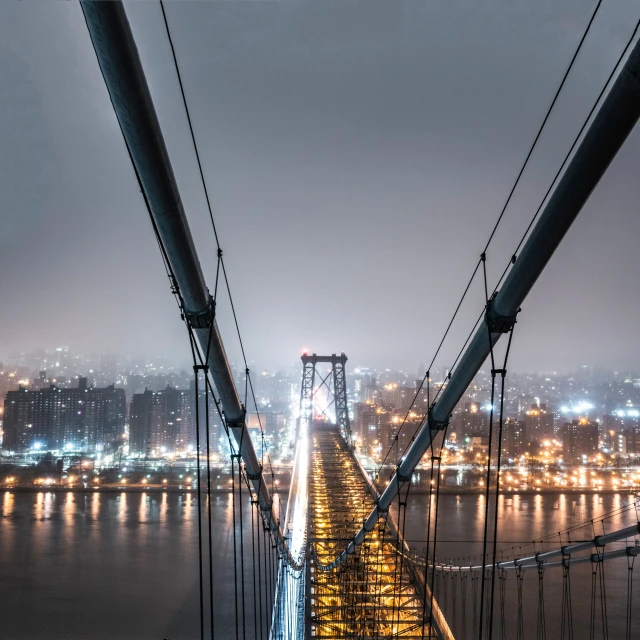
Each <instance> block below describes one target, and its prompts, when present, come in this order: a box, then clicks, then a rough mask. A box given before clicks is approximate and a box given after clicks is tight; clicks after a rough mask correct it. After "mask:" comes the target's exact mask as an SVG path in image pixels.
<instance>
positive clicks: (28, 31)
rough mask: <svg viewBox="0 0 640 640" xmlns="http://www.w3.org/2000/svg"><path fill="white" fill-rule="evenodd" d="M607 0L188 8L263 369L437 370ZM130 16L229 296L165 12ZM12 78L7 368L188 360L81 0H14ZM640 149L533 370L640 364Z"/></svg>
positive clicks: (518, 223) (190, 50) (228, 252)
mask: <svg viewBox="0 0 640 640" xmlns="http://www.w3.org/2000/svg"><path fill="white" fill-rule="evenodd" d="M594 5H595V1H586V0H563V1H562V2H557V1H553V2H552V1H550V0H549V1H539V2H535V3H534V2H530V1H524V0H521V1H520V0H519V1H514V0H503V1H498V0H493V1H490V0H485V1H482V2H470V1H468V0H467V1H465V2H462V1H457V2H456V1H453V2H452V1H447V2H444V1H441V2H436V1H428V0H422V1H420V2H397V1H395V0H394V1H391V0H388V1H384V2H380V1H376V0H364V1H360V0H358V1H348V0H339V1H330V0H323V1H322V2H289V1H282V2H240V1H238V2H234V1H230V2H181V3H178V2H170V3H168V5H167V13H168V15H169V20H170V24H171V28H172V33H173V36H174V42H175V45H176V48H177V53H178V58H179V62H180V64H181V68H182V71H183V79H184V82H185V86H186V92H187V99H188V101H189V104H190V108H191V114H192V118H193V121H194V125H195V129H196V134H197V136H198V140H199V144H200V148H201V153H202V158H203V163H204V169H205V174H206V178H207V181H208V185H209V188H210V192H211V194H212V196H213V202H214V209H215V211H214V213H215V217H216V222H217V224H218V228H219V231H220V234H221V237H222V245H223V249H224V251H225V256H226V261H227V267H228V269H229V274H230V279H231V283H232V287H233V292H234V297H235V302H236V306H237V310H238V314H239V319H240V324H241V328H242V331H243V335H244V339H245V343H246V348H247V351H248V355H249V357H250V359H252V360H256V361H257V362H259V363H260V364H261V365H263V366H266V367H270V368H274V367H276V366H279V365H281V364H288V363H290V362H291V361H292V360H294V359H295V358H297V357H298V355H299V353H300V350H301V349H302V348H303V347H308V348H310V349H313V350H314V351H317V352H333V351H337V350H344V351H345V352H346V353H347V355H348V356H349V357H350V360H351V362H352V363H354V364H369V365H371V366H378V367H381V366H390V367H396V366H397V367H404V368H408V369H412V370H413V369H416V368H417V367H418V365H419V364H420V363H428V362H429V360H430V357H431V355H432V353H433V351H434V349H435V347H436V345H437V342H438V341H439V339H440V337H441V334H442V332H443V330H444V328H445V326H446V324H447V322H448V319H449V317H450V314H451V313H452V311H453V308H454V306H455V303H456V302H457V299H458V298H459V296H460V294H461V292H462V289H463V287H464V284H465V283H466V279H467V278H468V276H469V274H470V272H471V269H472V268H473V265H474V263H475V261H476V260H477V257H478V254H479V252H480V250H481V248H482V246H483V244H484V242H485V239H486V237H487V235H488V232H489V228H490V226H491V225H492V224H493V222H494V221H495V219H496V217H497V215H498V212H499V210H500V208H501V207H502V204H503V202H504V200H505V198H506V195H507V193H508V191H509V189H510V187H511V184H512V182H513V180H514V179H515V176H516V174H517V170H518V167H519V164H520V163H521V162H522V160H523V159H524V156H525V154H526V151H527V148H528V146H529V145H530V143H531V141H532V139H533V136H534V134H535V131H536V129H537V127H538V126H539V123H540V122H541V120H542V118H543V116H544V112H545V111H546V108H547V106H548V104H549V103H550V100H551V98H552V96H553V93H554V91H555V89H556V87H557V85H558V83H559V81H560V78H561V77H562V74H563V73H564V69H565V68H566V65H567V64H568V61H569V59H570V57H571V55H572V53H573V50H574V49H575V46H576V45H577V43H578V41H579V39H580V37H581V34H582V32H583V30H584V28H585V26H586V23H587V21H588V18H589V16H590V13H591V11H592V10H593V6H594ZM126 7H127V10H128V14H129V18H130V21H131V24H132V28H133V30H134V35H135V37H136V40H137V43H138V47H139V50H140V54H141V57H142V61H143V65H144V67H145V70H146V72H147V77H148V80H149V84H150V87H151V91H152V94H153V96H154V99H155V102H156V108H157V110H158V114H159V117H160V121H161V124H162V126H163V130H164V133H165V136H166V141H167V144H168V147H169V151H170V154H171V158H172V161H173V165H174V169H175V172H176V175H177V178H178V181H179V185H180V188H181V191H182V195H183V199H184V201H185V205H186V209H187V213H188V216H189V220H190V223H191V226H192V230H193V232H194V236H195V237H196V243H197V246H198V250H199V252H200V256H201V260H202V262H203V265H204V268H205V271H206V274H207V279H208V281H209V283H210V285H209V286H210V287H213V278H214V269H215V257H214V256H215V251H214V243H213V237H212V234H211V231H210V226H209V222H208V217H207V213H206V210H205V207H204V199H203V195H202V189H201V187H200V185H199V182H198V175H197V170H196V165H195V159H194V155H193V151H192V148H191V146H190V139H189V135H188V130H187V126H186V119H185V115H184V111H183V108H182V104H181V101H180V96H179V93H178V86H177V80H176V76H175V72H174V69H173V66H172V61H171V58H170V50H169V46H168V42H167V38H166V35H165V33H164V27H163V24H162V20H161V13H160V8H159V5H158V3H156V2H151V1H149V2H130V3H127V4H126ZM638 17H640V6H638V3H637V2H636V1H634V0H625V1H623V0H616V1H615V2H612V1H607V0H605V1H604V2H603V7H602V9H601V13H600V14H599V16H598V18H597V20H596V22H595V24H594V26H593V28H592V33H591V34H590V37H589V39H588V41H587V42H586V44H585V47H584V50H583V52H582V53H581V56H580V58H579V60H578V63H577V66H576V68H575V71H574V73H573V74H572V76H571V78H570V80H569V82H568V84H567V86H566V90H565V92H564V93H563V96H562V98H561V101H560V102H559V104H558V107H557V112H556V113H555V114H554V116H553V117H552V119H551V121H550V122H549V127H548V130H547V131H546V133H545V135H544V136H543V138H542V140H541V143H540V146H539V149H538V151H537V153H536V155H535V157H534V159H533V162H532V165H531V169H530V170H529V171H527V173H526V174H525V177H524V180H523V183H522V186H521V189H520V190H519V191H518V192H517V195H516V198H515V199H514V201H513V204H512V206H511V208H510V209H509V211H508V213H507V216H506V217H505V220H504V224H503V225H502V227H501V229H500V232H499V233H498V235H497V237H496V238H495V240H494V244H493V246H492V248H491V249H490V251H489V265H490V273H491V278H492V279H494V278H495V275H496V273H497V272H498V271H501V270H502V268H503V267H504V265H505V263H506V260H507V259H508V256H509V255H510V254H511V251H512V250H513V248H514V246H515V244H516V241H517V238H518V237H519V235H520V234H521V233H522V232H523V230H524V228H525V227H526V224H527V222H528V220H529V218H530V216H531V215H532V213H533V211H534V210H535V207H536V206H537V204H538V202H539V199H540V198H541V196H542V194H543V193H544V191H545V190H546V188H547V185H548V182H549V180H550V178H551V176H552V175H553V174H554V173H555V171H556V169H557V167H558V166H559V163H560V161H561V157H562V156H563V154H564V153H565V152H566V150H567V149H568V147H569V145H570V144H571V141H572V139H573V136H575V134H576V132H577V130H578V128H579V126H580V123H581V121H582V119H583V118H584V116H585V115H586V113H587V112H588V110H589V108H590V106H591V103H592V101H593V100H594V98H595V96H596V95H597V93H598V92H599V91H600V88H601V86H602V83H603V82H604V80H605V78H606V77H607V75H608V74H609V72H610V69H611V67H612V65H613V63H614V61H615V60H616V59H617V56H618V55H619V53H620V51H621V49H622V47H623V46H624V43H625V42H626V40H627V38H628V37H629V35H630V33H631V31H632V29H633V25H634V24H635V22H636V20H637V19H638ZM0 88H1V93H0V104H1V109H0V149H2V154H1V155H0V211H1V212H2V213H1V218H0V220H1V225H2V227H1V233H0V283H1V291H2V302H1V304H0V326H1V327H2V332H1V333H0V355H6V354H7V353H9V352H11V351H13V350H16V349H27V348H30V347H35V346H40V345H50V346H54V345H56V344H68V345H70V346H71V347H72V348H74V349H77V350H99V349H102V348H108V349H116V350H118V351H121V352H135V353H145V354H163V355H168V356H171V357H175V358H176V359H177V360H180V361H181V362H182V361H186V359H187V357H188V352H187V351H186V350H187V348H188V344H187V341H186V337H185V332H184V329H183V327H182V325H181V323H180V320H179V316H178V313H177V310H176V307H175V303H174V302H173V299H172V298H171V296H170V294H169V290H168V286H167V283H166V281H165V277H164V275H163V270H162V265H161V261H160V257H159V254H158V250H157V247H156V246H155V243H154V239H153V234H152V232H151V228H150V224H149V222H148V219H147V214H146V212H145V210H144V208H143V204H142V201H141V198H140V195H139V193H138V190H137V186H136V184H135V180H134V176H133V172H132V169H131V167H130V164H129V160H128V157H127V155H126V152H125V148H124V144H123V142H122V139H121V136H120V132H119V129H118V127H117V122H116V119H115V116H114V115H113V112H112V109H111V105H110V103H109V100H108V95H107V92H106V89H105V87H104V84H103V81H102V78H101V76H100V73H99V69H98V66H97V62H96V60H95V55H94V53H93V50H92V48H91V44H90V41H89V37H88V34H87V31H86V27H85V25H84V21H83V18H82V14H81V11H80V8H79V6H78V4H77V3H76V2H40V3H33V2H29V3H27V2H22V3H17V2H13V3H10V2H5V3H2V5H0ZM639 156H640V136H639V134H638V131H635V132H634V133H633V134H632V136H631V137H630V138H629V140H628V141H627V143H626V145H625V147H624V149H623V150H622V152H621V153H620V154H619V156H618V158H617V159H616V161H615V163H614V164H613V165H612V167H611V169H610V171H609V173H608V175H607V176H606V178H605V179H604V180H603V181H602V183H601V184H600V185H599V187H598V189H597V190H596V192H595V193H594V194H593V196H592V198H591V200H590V202H589V203H588V206H587V207H586V208H585V210H584V212H583V213H582V214H581V216H580V217H579V218H578V221H577V223H576V224H575V225H574V227H573V228H572V229H571V231H570V233H569V235H568V237H567V238H566V240H565V242H564V244H563V246H562V248H561V251H560V253H559V254H558V255H556V256H555V257H554V259H553V260H552V262H551V263H550V265H549V268H548V270H547V272H546V273H545V274H544V275H543V276H542V278H541V279H540V280H539V282H538V284H537V285H536V287H535V289H534V291H533V292H532V294H531V296H530V298H529V299H528V300H527V302H526V304H525V305H524V308H523V312H522V314H521V318H520V323H519V325H518V330H517V336H516V340H515V345H514V354H513V364H514V366H515V367H517V368H518V369H534V368H540V369H554V368H559V369H563V368H569V367H574V366H577V365H580V364H586V363H597V364H603V365H608V366H612V367H635V368H638V367H637V364H638V355H639V354H640V347H639V344H638V336H637V318H638V316H639V315H640V296H639V295H638V285H637V280H638V277H637V276H638V271H639V267H640V252H638V250H637V244H638V237H639V233H638V232H639V231H640V216H638V215H637V203H638V201H639V199H640V181H638V179H637V166H638V161H639V160H640V158H639ZM481 289H482V283H481V281H480V280H478V281H477V283H476V285H475V287H474V292H473V295H472V296H471V298H470V301H469V305H467V306H465V307H464V308H463V309H462V311H461V320H460V323H459V325H458V326H456V328H455V330H454V332H453V333H452V337H451V341H450V342H449V343H448V344H449V347H448V348H447V349H445V350H444V352H443V357H442V359H441V361H440V362H439V364H442V365H446V364H448V363H449V362H451V360H452V358H453V356H454V355H455V353H457V350H458V349H459V347H460V346H461V344H462V341H463V339H464V337H466V334H467V333H468V331H469V330H470V328H471V326H472V324H473V321H474V320H475V318H476V317H477V315H478V313H479V311H480V309H481V306H482V299H481V298H482V294H481ZM220 307H221V308H220V313H221V314H223V315H222V316H221V326H222V331H223V337H224V338H225V340H226V342H227V343H228V345H229V350H230V352H231V355H232V357H236V356H237V350H236V349H235V346H234V345H235V343H234V341H233V333H232V331H231V326H230V324H229V317H228V305H226V304H224V303H221V305H220Z"/></svg>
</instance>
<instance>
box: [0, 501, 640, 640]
mask: <svg viewBox="0 0 640 640" xmlns="http://www.w3.org/2000/svg"><path fill="white" fill-rule="evenodd" d="M629 500H630V496H628V495H622V494H610V495H591V494H589V495H586V494H585V495H581V494H567V495H557V494H555V495H522V496H518V495H513V496H511V495H509V496H505V497H502V498H501V504H500V511H499V532H500V533H499V537H500V539H501V540H502V541H503V543H502V544H500V545H499V549H500V551H499V557H502V554H503V553H504V554H505V557H508V556H509V554H510V553H512V548H513V547H514V546H517V545H520V544H522V543H526V542H528V541H531V540H532V539H534V538H540V537H542V536H545V535H549V534H554V533H557V532H558V531H561V530H564V529H566V528H567V527H569V526H572V525H575V524H578V523H581V522H585V521H588V520H591V519H597V518H598V517H599V516H601V515H602V514H605V513H608V512H611V511H615V510H618V509H620V508H621V507H623V505H624V504H625V503H627V502H628V501H629ZM427 501H428V496H425V495H415V496H414V497H410V498H409V500H408V504H407V515H406V518H407V519H406V529H405V532H406V537H407V539H408V540H409V541H410V543H411V544H412V546H413V547H414V548H416V549H421V548H422V547H423V546H424V542H425V538H426V533H425V532H426V513H427V509H426V506H427ZM441 501H442V502H441V504H440V511H439V521H438V557H439V558H441V559H444V558H446V557H451V558H457V557H465V558H466V557H469V556H476V555H478V554H480V553H481V552H482V537H483V530H482V522H483V509H484V498H483V497H482V496H478V495H470V494H466V495H452V494H446V495H444V496H442V497H441ZM196 504H197V503H196V501H195V498H194V497H193V496H191V495H190V494H187V493H185V494H180V493H159V492H158V493H146V494H145V493H113V494H112V493H97V492H96V493H82V492H41V493H20V492H10V491H5V492H2V493H0V506H1V514H2V518H1V520H0V637H2V638H3V640H26V639H29V640H31V639H42V640H49V639H51V640H54V639H55V640H71V639H82V640H125V639H126V640H129V639H149V640H162V639H163V638H169V639H170V640H187V639H195V638H198V637H199V615H198V611H199V607H198V602H199V596H198V594H199V590H198V570H197V566H198V565H197V551H198V544H197V508H196ZM231 504H232V503H231V495H230V494H225V493H218V494H216V495H214V497H213V498H212V515H213V521H214V522H215V523H216V526H215V530H214V546H213V551H214V553H213V565H214V574H215V581H214V582H215V584H214V601H215V629H216V637H219V638H225V639H226V638H234V637H235V599H234V589H233V586H234V573H233V553H234V550H233V547H234V540H233V526H232V517H233V514H232V509H231ZM244 518H245V523H250V521H251V513H250V509H249V508H248V507H247V508H246V509H245V511H244ZM636 520H637V516H636V512H635V511H634V510H633V511H628V510H627V511H624V512H621V513H619V514H617V515H614V516H612V517H611V518H610V519H609V520H608V521H607V524H606V530H607V531H612V530H615V529H618V528H622V527H624V526H626V525H629V524H632V523H634V522H636ZM598 527H599V529H597V530H596V533H601V532H602V526H601V525H598ZM245 529H246V532H245V537H244V545H245V552H246V553H247V554H249V555H250V550H251V535H250V527H245ZM590 533H591V534H592V531H591V528H587V529H584V530H579V531H576V532H574V533H573V534H572V535H573V538H572V539H583V538H588V537H590V535H589V534H590ZM205 534H206V529H205ZM566 540H567V538H566V536H565V537H563V542H565V541H566ZM557 544H558V537H556V539H555V541H553V542H551V543H550V546H554V545H555V546H557ZM236 545H237V550H239V539H237V540H236ZM537 548H538V549H540V548H541V547H540V546H538V547H537ZM626 562H627V561H626V559H621V560H615V561H613V562H612V563H611V566H609V565H607V566H606V589H607V595H608V599H607V601H608V607H609V609H608V618H609V638H610V639H611V640H614V639H615V638H624V614H625V603H626V588H627V575H626V574H627V571H626ZM578 569H580V570H578ZM638 569H639V570H640V566H639V567H638ZM551 571H552V570H551V569H550V570H548V571H547V574H550V573H551ZM572 571H573V572H574V573H573V576H572V589H573V612H574V618H575V619H576V623H575V624H576V625H578V626H574V637H575V638H582V637H588V626H587V627H586V629H587V632H586V636H585V635H583V634H584V629H585V626H584V625H585V624H588V617H589V594H590V591H589V585H590V580H591V568H590V567H589V566H588V565H583V566H582V567H578V566H576V567H575V568H574V569H573V570H572ZM639 572H640V571H639ZM252 576H253V574H252V572H251V570H250V568H249V567H247V568H246V583H245V603H246V637H247V638H253V637H254V631H255V626H254V615H253V599H252V593H253V591H252V589H253V582H252V580H253V577H252ZM510 580H511V582H510V583H508V587H507V603H506V608H507V625H508V626H507V633H506V636H505V637H506V638H515V637H516V633H515V626H514V623H510V622H509V616H510V615H511V614H513V612H514V607H515V604H514V603H515V600H514V598H515V579H514V577H511V578H510ZM544 588H545V603H546V605H545V606H546V619H547V636H546V637H547V639H548V640H553V639H554V638H559V637H560V633H559V628H558V624H557V616H558V615H559V611H560V605H561V597H560V596H561V589H562V579H561V573H558V570H556V573H555V575H553V576H551V575H547V576H546V579H545V587H544ZM442 589H443V587H440V590H441V593H442ZM448 589H449V594H448V605H447V609H448V610H449V611H450V612H452V605H453V603H452V592H451V585H450V586H449V587H448ZM537 589H538V586H537V576H536V575H533V574H531V575H528V576H527V577H526V578H525V593H526V596H527V597H526V603H527V604H526V606H525V609H526V610H525V618H526V621H527V636H526V637H527V638H535V637H536V618H537V613H538V608H537ZM469 591H470V590H469ZM583 592H584V594H583ZM635 593H636V596H637V598H638V600H639V602H638V607H637V608H638V609H640V595H638V594H640V584H638V583H637V580H636V586H635ZM457 597H458V601H457V613H458V618H459V617H460V600H459V598H460V595H459V591H458V596H457ZM207 598H208V596H207ZM440 599H442V595H441V596H440ZM498 602H499V599H498V591H497V590H496V603H497V604H496V607H497V609H496V611H497V612H498V610H499V607H498ZM634 613H635V615H637V616H640V611H635V612H634ZM511 617H513V616H511ZM585 619H586V620H585ZM598 619H599V618H598ZM240 620H242V615H241V611H240ZM467 620H468V626H469V627H470V613H467ZM495 624H496V625H497V623H495ZM509 625H511V626H509ZM580 625H581V626H580ZM265 626H266V623H265ZM453 630H454V631H456V626H455V624H454V625H453ZM458 634H459V636H460V635H462V634H460V630H459V629H458ZM240 637H242V635H240ZM494 637H499V636H498V635H497V628H496V630H494ZM596 637H598V636H596Z"/></svg>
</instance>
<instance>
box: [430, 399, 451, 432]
mask: <svg viewBox="0 0 640 640" xmlns="http://www.w3.org/2000/svg"><path fill="white" fill-rule="evenodd" d="M435 407H436V405H433V406H432V407H431V408H430V409H429V414H428V415H427V426H428V427H429V429H430V430H431V431H443V430H444V429H446V428H447V427H448V426H449V417H447V419H446V420H437V419H436V418H434V417H433V410H434V409H435Z"/></svg>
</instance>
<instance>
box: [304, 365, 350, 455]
mask: <svg viewBox="0 0 640 640" xmlns="http://www.w3.org/2000/svg"><path fill="white" fill-rule="evenodd" d="M346 362H347V356H346V355H345V354H344V352H343V353H341V354H340V355H336V354H335V353H334V354H332V355H330V356H319V355H317V354H315V353H314V354H311V355H309V354H307V353H303V354H302V388H301V390H300V417H301V418H302V419H304V420H307V424H311V422H313V421H316V420H318V421H323V420H324V421H326V422H329V423H331V424H335V425H336V426H337V427H338V429H339V430H340V433H341V434H342V437H343V438H344V439H345V441H346V442H347V443H348V444H349V446H352V444H353V443H352V439H351V424H350V422H349V409H348V407H347V379H346V375H345V365H346ZM323 364H326V365H329V366H328V367H326V368H322V367H319V366H318V365H323ZM321 398H322V399H323V400H324V402H322V401H321Z"/></svg>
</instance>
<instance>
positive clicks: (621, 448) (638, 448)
mask: <svg viewBox="0 0 640 640" xmlns="http://www.w3.org/2000/svg"><path fill="white" fill-rule="evenodd" d="M617 449H618V453H623V454H627V455H628V454H631V455H638V454H640V427H634V428H633V429H623V430H622V431H621V432H620V433H619V434H618V447H617Z"/></svg>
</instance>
